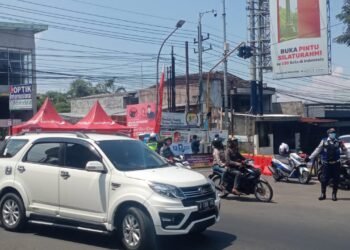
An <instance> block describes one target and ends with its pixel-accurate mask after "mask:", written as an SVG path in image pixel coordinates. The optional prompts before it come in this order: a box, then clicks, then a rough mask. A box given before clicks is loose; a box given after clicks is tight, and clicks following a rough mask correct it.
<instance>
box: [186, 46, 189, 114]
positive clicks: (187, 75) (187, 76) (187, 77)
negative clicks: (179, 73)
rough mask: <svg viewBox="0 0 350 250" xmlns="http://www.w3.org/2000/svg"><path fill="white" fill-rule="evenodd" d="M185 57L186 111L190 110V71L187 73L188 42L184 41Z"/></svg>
mask: <svg viewBox="0 0 350 250" xmlns="http://www.w3.org/2000/svg"><path fill="white" fill-rule="evenodd" d="M185 57H186V99H187V100H186V111H187V112H188V111H189V110H190V80H189V77H190V73H189V58H188V42H187V41H186V43H185Z"/></svg>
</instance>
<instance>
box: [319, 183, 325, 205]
mask: <svg viewBox="0 0 350 250" xmlns="http://www.w3.org/2000/svg"><path fill="white" fill-rule="evenodd" d="M318 199H319V200H320V201H323V200H325V199H326V185H325V184H323V183H321V196H320V197H318Z"/></svg>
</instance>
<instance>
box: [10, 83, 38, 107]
mask: <svg viewBox="0 0 350 250" xmlns="http://www.w3.org/2000/svg"><path fill="white" fill-rule="evenodd" d="M9 106H10V110H31V109H33V99H32V85H31V84H26V85H10V97H9Z"/></svg>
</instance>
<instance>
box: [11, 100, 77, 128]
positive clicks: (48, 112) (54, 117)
mask: <svg viewBox="0 0 350 250" xmlns="http://www.w3.org/2000/svg"><path fill="white" fill-rule="evenodd" d="M72 129H74V126H73V125H72V124H70V123H69V122H66V121H65V120H63V119H62V117H61V116H60V115H59V114H58V113H57V111H56V109H55V108H54V106H53V105H52V103H51V102H50V100H49V99H48V98H46V100H45V102H44V103H43V105H42V106H41V108H40V109H39V111H38V112H37V113H36V114H35V115H34V116H33V117H32V118H31V119H30V120H29V121H26V122H24V123H21V124H19V125H16V126H14V127H12V134H18V133H21V132H26V131H61V130H72Z"/></svg>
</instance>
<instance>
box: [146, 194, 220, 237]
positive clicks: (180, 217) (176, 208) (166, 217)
mask: <svg viewBox="0 0 350 250" xmlns="http://www.w3.org/2000/svg"><path fill="white" fill-rule="evenodd" d="M151 204H152V205H151ZM155 204H157V205H155ZM145 205H146V207H147V209H148V211H149V212H150V215H151V217H152V220H153V223H154V226H155V230H156V234H157V235H181V234H188V233H190V232H192V231H197V230H198V231H201V229H204V228H207V227H209V226H212V225H214V224H215V223H216V222H218V221H219V219H220V199H219V198H218V197H216V198H215V205H214V206H213V207H211V208H209V209H207V210H205V211H198V206H196V205H194V206H186V207H185V206H184V205H183V203H182V202H181V201H180V200H179V201H177V200H170V199H166V198H163V197H160V196H158V195H153V196H152V197H151V198H150V200H148V201H147V204H145Z"/></svg>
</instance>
